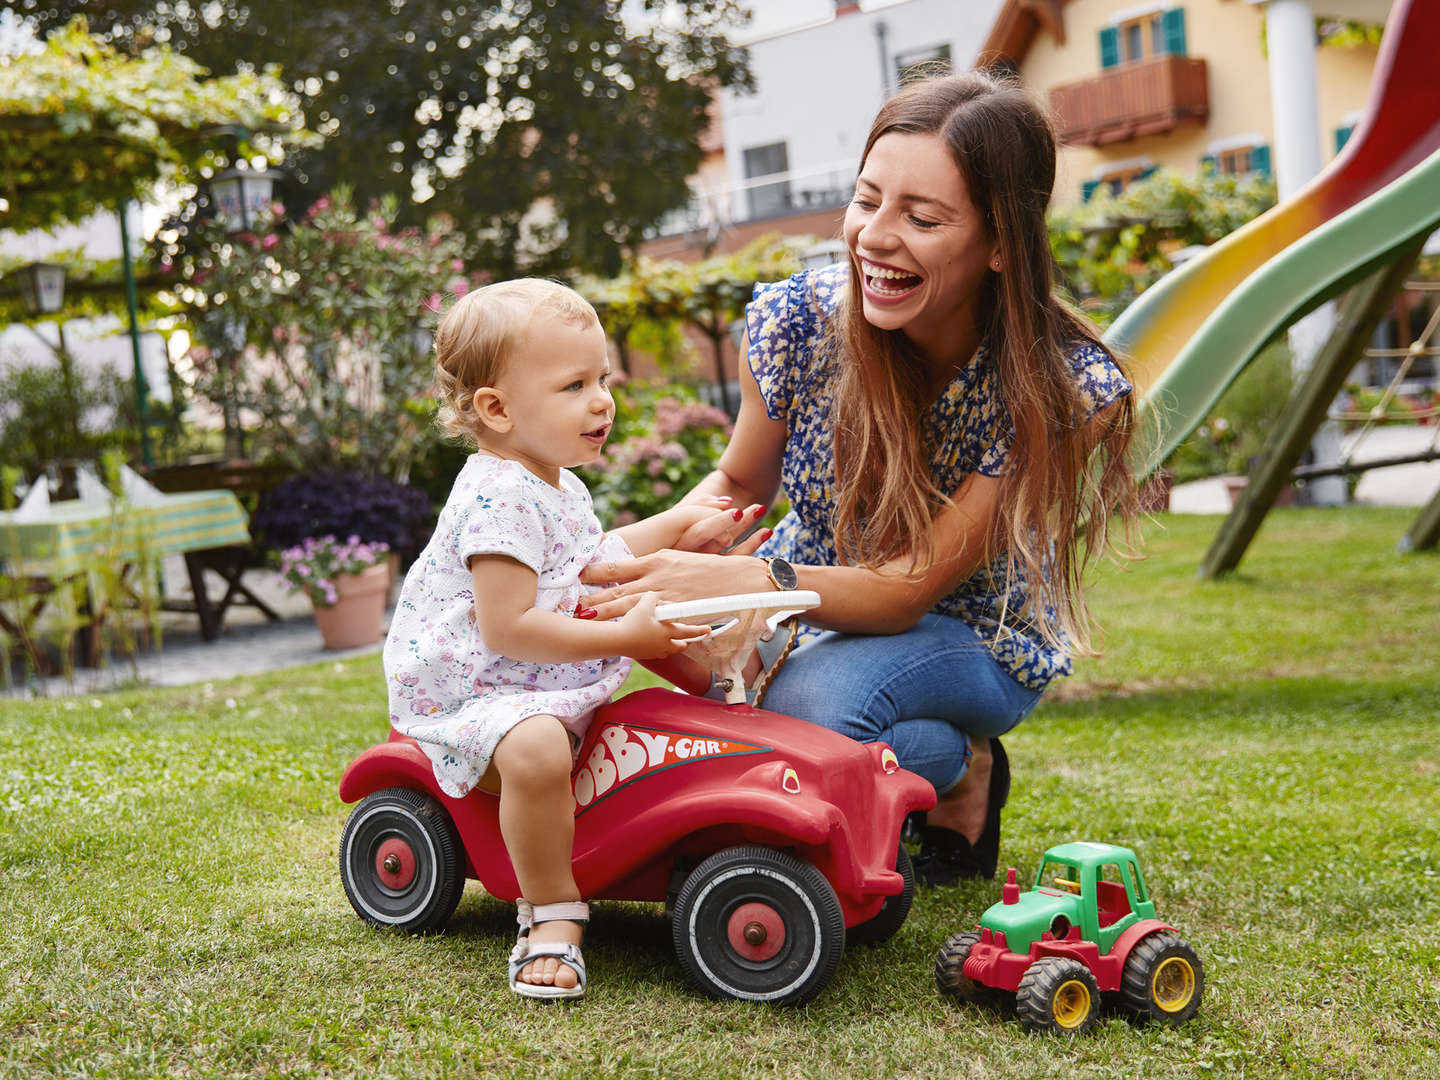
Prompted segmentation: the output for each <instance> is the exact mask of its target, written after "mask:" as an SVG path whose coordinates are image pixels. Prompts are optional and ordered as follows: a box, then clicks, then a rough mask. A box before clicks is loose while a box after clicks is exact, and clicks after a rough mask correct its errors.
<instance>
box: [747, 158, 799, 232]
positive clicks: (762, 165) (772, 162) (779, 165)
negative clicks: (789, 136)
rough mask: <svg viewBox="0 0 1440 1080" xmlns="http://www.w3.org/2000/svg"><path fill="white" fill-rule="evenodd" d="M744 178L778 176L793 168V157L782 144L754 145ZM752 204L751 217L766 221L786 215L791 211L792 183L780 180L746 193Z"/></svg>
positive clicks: (750, 189)
mask: <svg viewBox="0 0 1440 1080" xmlns="http://www.w3.org/2000/svg"><path fill="white" fill-rule="evenodd" d="M744 158H745V179H747V180H753V179H756V178H757V177H762V176H779V175H780V174H781V173H785V172H788V171H789V169H790V155H789V153H788V152H787V151H786V148H785V144H784V143H783V142H778V143H770V144H769V145H767V146H753V147H751V148H750V149H749V150H746V151H745V153H744ZM745 194H746V198H747V201H748V202H749V204H750V217H751V218H752V219H755V218H767V217H774V216H775V215H776V214H783V213H785V212H786V211H787V210H789V209H790V181H789V180H788V179H785V180H777V181H776V182H775V183H773V184H760V185H758V186H756V187H752V188H749V189H747V190H746V193H745Z"/></svg>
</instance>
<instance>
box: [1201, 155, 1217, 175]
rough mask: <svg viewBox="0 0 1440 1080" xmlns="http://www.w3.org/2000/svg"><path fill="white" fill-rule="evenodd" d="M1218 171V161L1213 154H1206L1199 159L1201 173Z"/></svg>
mask: <svg viewBox="0 0 1440 1080" xmlns="http://www.w3.org/2000/svg"><path fill="white" fill-rule="evenodd" d="M1219 171H1220V163H1219V162H1218V161H1216V160H1215V155H1214V154H1206V155H1205V156H1204V157H1202V158H1201V159H1200V172H1201V173H1207V172H1209V173H1215V172H1219Z"/></svg>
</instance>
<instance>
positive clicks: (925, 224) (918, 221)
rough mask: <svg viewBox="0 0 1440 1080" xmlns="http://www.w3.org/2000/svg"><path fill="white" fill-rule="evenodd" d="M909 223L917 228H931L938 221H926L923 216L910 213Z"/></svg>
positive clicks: (937, 223)
mask: <svg viewBox="0 0 1440 1080" xmlns="http://www.w3.org/2000/svg"><path fill="white" fill-rule="evenodd" d="M910 224H912V225H914V226H915V227H916V228H917V229H933V228H935V227H936V226H938V225H939V224H940V223H939V222H938V221H927V220H926V219H925V218H922V217H916V216H915V215H914V214H911V215H910Z"/></svg>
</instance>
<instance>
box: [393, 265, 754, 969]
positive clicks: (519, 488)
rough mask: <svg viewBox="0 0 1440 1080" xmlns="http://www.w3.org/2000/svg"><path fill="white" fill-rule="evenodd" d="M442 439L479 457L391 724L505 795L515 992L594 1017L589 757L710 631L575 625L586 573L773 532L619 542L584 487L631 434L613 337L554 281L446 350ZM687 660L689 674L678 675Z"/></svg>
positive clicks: (399, 662)
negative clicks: (585, 819) (576, 842)
mask: <svg viewBox="0 0 1440 1080" xmlns="http://www.w3.org/2000/svg"><path fill="white" fill-rule="evenodd" d="M435 369H436V382H437V393H438V395H439V397H440V401H441V408H440V413H439V422H440V424H441V426H442V427H443V428H444V429H445V430H446V431H447V432H448V433H450V434H452V435H455V436H459V437H462V438H464V439H465V440H466V441H467V442H468V443H469V444H470V445H471V446H472V447H473V448H474V450H475V452H474V453H472V454H471V455H470V457H469V458H468V459H467V461H466V462H465V465H464V467H463V468H462V469H461V470H460V473H459V475H458V476H457V477H456V478H455V486H454V488H453V489H452V491H451V492H450V495H449V498H448V499H447V500H446V503H445V508H444V509H443V510H442V511H441V513H440V518H439V521H438V522H437V523H436V527H435V532H434V535H433V536H432V537H431V539H430V542H429V543H428V544H427V545H426V547H425V550H424V551H423V552H421V554H420V556H419V558H418V559H417V560H416V561H415V564H414V565H413V566H412V567H411V568H410V571H409V573H408V574H407V575H406V576H405V583H404V585H403V587H402V588H401V592H400V599H399V603H398V604H397V606H396V609H395V616H394V619H393V621H392V623H391V626H390V634H389V637H388V638H387V639H386V642H385V651H384V662H385V678H386V684H387V686H388V689H389V696H390V723H391V724H392V725H393V726H394V727H395V729H396V730H398V731H400V732H401V733H402V734H405V735H409V736H411V737H412V738H414V739H415V740H417V741H418V742H419V744H420V745H421V746H422V747H423V748H424V750H425V752H426V754H427V755H429V757H430V760H431V762H432V763H433V766H434V769H435V778H436V780H437V781H438V782H439V785H440V788H441V790H442V791H444V792H445V793H446V794H447V795H451V796H454V797H456V798H459V797H461V796H463V795H465V794H466V793H467V792H469V791H470V790H471V789H472V788H475V787H479V788H481V789H483V790H486V791H491V792H498V793H499V796H500V830H501V834H502V836H503V837H504V840H505V848H506V851H507V852H508V853H509V855H510V861H511V864H512V865H513V866H514V868H515V876H516V879H517V880H518V882H519V884H520V889H521V894H522V896H523V897H524V898H525V899H523V900H521V901H520V903H519V909H520V916H519V922H520V925H521V932H520V939H519V941H518V942H517V943H516V946H515V950H514V952H513V953H512V954H511V957H510V987H511V989H512V990H514V991H515V992H516V993H518V994H522V995H524V996H527V997H579V996H581V995H582V994H583V993H584V990H585V982H586V976H585V963H584V959H583V958H582V956H581V953H580V948H579V946H580V939H581V933H582V929H583V924H584V923H585V922H586V921H587V919H588V917H589V908H588V906H587V905H586V904H585V903H583V902H581V898H580V894H579V890H578V888H577V887H576V884H575V879H574V876H573V875H572V873H571V856H572V851H571V848H572V840H573V835H574V808H573V803H572V794H571V779H570V774H571V769H572V766H573V763H574V760H573V754H574V752H575V750H576V749H577V748H578V746H579V743H580V740H581V738H582V737H583V736H584V734H585V729H586V727H587V726H588V724H589V722H590V719H591V716H592V715H593V714H594V712H595V709H596V707H597V706H599V705H601V704H603V703H604V702H606V701H607V700H609V698H610V696H611V695H612V694H613V693H614V692H615V691H616V690H617V689H618V688H619V686H620V684H621V683H623V682H624V681H625V677H626V675H627V674H628V673H629V669H630V661H629V660H628V659H625V658H624V657H626V656H633V657H638V658H641V659H651V658H659V657H666V656H674V655H675V654H677V653H679V652H680V651H681V650H682V649H684V647H685V644H686V642H687V641H688V640H689V639H691V638H694V637H698V636H702V635H704V634H705V633H706V632H707V628H706V627H703V626H687V625H682V624H675V623H664V622H660V621H658V620H657V619H656V618H655V606H656V596H655V594H653V593H651V594H647V595H644V596H641V597H639V598H638V599H637V601H636V603H635V605H634V607H632V608H631V609H630V610H629V611H628V612H627V613H625V614H624V615H623V616H621V617H620V618H618V619H615V620H613V621H608V622H599V621H587V620H594V618H595V612H593V611H587V610H586V609H584V608H581V607H579V605H578V600H579V598H580V596H581V593H582V591H586V590H582V586H581V584H580V571H581V570H582V569H583V568H584V567H585V566H586V565H587V564H588V563H590V562H592V561H594V560H596V559H597V558H598V559H617V558H629V557H630V556H631V555H644V554H647V553H649V552H652V551H657V550H659V549H660V548H664V547H677V548H681V549H685V550H718V549H719V548H720V547H723V546H724V544H725V543H728V542H729V540H731V539H733V538H734V536H736V535H738V534H739V533H740V532H741V531H743V530H744V529H745V528H748V527H749V526H750V525H753V524H754V523H755V521H756V520H757V519H758V518H759V516H760V514H761V513H762V512H763V508H762V507H758V506H752V507H749V508H747V509H746V510H744V511H741V510H732V509H730V507H729V503H728V500H722V499H711V500H709V501H708V503H706V504H702V505H693V504H692V505H686V506H682V507H675V508H673V509H671V510H667V511H665V512H664V513H661V514H656V515H655V516H654V517H651V518H647V519H646V520H644V521H639V522H636V523H635V524H633V525H627V526H625V527H624V528H621V529H616V530H614V531H613V532H610V533H606V532H604V531H603V530H602V529H601V527H600V523H599V521H598V520H597V519H596V517H595V513H594V511H593V510H592V509H591V503H590V495H589V493H588V492H587V491H586V490H585V487H584V485H583V484H581V483H580V481H579V480H578V479H576V477H575V476H574V474H572V473H571V472H570V471H569V469H571V468H573V467H575V466H579V465H586V464H589V463H590V462H593V461H594V460H595V459H596V458H597V457H598V456H599V454H600V451H601V448H602V447H603V446H604V445H605V440H606V438H607V437H608V436H609V434H610V427H611V422H612V420H613V418H614V414H615V406H614V401H613V400H612V398H611V396H610V390H609V389H608V387H607V385H606V384H607V380H608V377H609V373H610V368H609V359H608V354H607V349H606V340H605V333H604V331H603V330H602V329H601V326H600V322H599V319H598V318H597V317H596V315H595V312H594V309H593V308H591V307H590V305H589V304H588V303H586V301H585V300H584V299H583V298H581V297H580V296H579V295H578V294H577V293H575V292H573V291H571V290H570V289H568V288H566V287H564V286H563V285H559V284H557V283H555V282H550V281H543V280H538V279H522V280H519V281H508V282H501V283H498V284H495V285H489V286H487V287H485V288H483V289H479V290H476V291H475V292H472V293H469V294H468V295H466V296H465V297H463V298H462V299H461V300H459V301H458V302H456V303H455V305H454V306H453V307H451V308H450V309H449V311H447V312H446V314H445V316H444V317H443V318H442V319H441V322H440V326H439V328H438V330H437V332H436V335H435ZM677 659H678V657H677Z"/></svg>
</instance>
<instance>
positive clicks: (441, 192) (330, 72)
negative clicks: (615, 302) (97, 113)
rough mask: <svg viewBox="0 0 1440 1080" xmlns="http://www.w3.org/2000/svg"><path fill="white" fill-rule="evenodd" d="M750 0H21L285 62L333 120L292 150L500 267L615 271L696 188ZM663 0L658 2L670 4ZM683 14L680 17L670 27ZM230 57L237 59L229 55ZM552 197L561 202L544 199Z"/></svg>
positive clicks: (116, 32)
mask: <svg viewBox="0 0 1440 1080" xmlns="http://www.w3.org/2000/svg"><path fill="white" fill-rule="evenodd" d="M741 3H742V0H672V2H670V3H668V4H667V3H665V2H663V0H642V3H641V4H640V5H639V6H640V7H642V8H643V10H644V12H645V13H646V14H647V15H649V16H651V17H652V18H654V19H655V21H654V22H653V23H652V24H651V25H650V26H649V28H648V29H645V28H636V27H632V26H627V25H626V24H625V23H624V22H623V21H622V20H621V17H620V7H621V3H620V0H477V2H469V3H467V2H465V0H387V2H385V3H379V2H375V3H371V2H351V3H335V2H331V3H304V4H297V3H294V2H293V0H250V2H248V3H246V4H243V5H241V4H224V5H222V4H214V5H209V4H200V3H198V2H186V0H179V2H164V3H162V2H159V0H102V2H100V3H96V2H94V0H87V2H80V0H27V3H25V4H23V5H22V10H25V11H26V12H27V13H28V14H29V15H30V17H31V18H33V19H35V20H36V22H37V24H38V25H39V26H40V27H41V28H42V29H44V28H48V27H49V26H52V25H54V24H55V23H56V22H57V21H60V20H63V19H64V18H66V17H67V16H68V14H69V13H71V12H73V11H77V10H82V9H83V10H86V11H89V12H90V13H91V18H92V19H93V20H94V21H95V23H96V25H104V26H107V27H110V28H111V33H112V36H113V37H114V39H115V40H116V41H117V42H119V43H121V44H122V45H123V46H124V47H126V48H134V47H135V46H137V45H138V44H141V43H143V42H146V41H149V40H159V41H164V42H168V43H170V44H171V45H172V46H173V47H174V48H175V49H177V50H179V51H182V52H184V53H185V54H186V55H188V56H191V57H193V58H195V59H196V60H198V61H199V62H200V63H202V64H204V65H205V66H207V67H209V68H211V69H212V70H217V71H218V70H228V69H231V68H233V67H236V66H238V67H239V68H240V69H242V70H247V69H249V68H251V67H252V66H258V65H263V64H269V63H278V64H279V65H281V67H282V69H283V70H284V72H285V75H286V77H287V78H288V79H290V80H291V82H292V85H293V86H294V87H295V88H296V90H297V91H301V92H303V93H304V94H305V95H306V97H307V99H308V102H307V106H306V109H307V114H308V115H309V116H310V118H311V120H312V122H313V123H314V124H315V125H316V126H317V127H318V129H319V130H320V132H321V133H322V134H324V135H325V136H326V144H325V148H324V149H323V151H308V150H307V151H300V152H298V153H297V154H296V155H294V156H293V158H292V160H291V162H290V167H291V168H292V169H293V171H294V172H295V173H296V175H297V177H299V178H300V179H301V180H302V181H308V182H309V183H310V184H312V185H313V188H314V190H316V191H326V190H329V189H330V188H331V187H332V186H334V185H336V184H337V183H344V184H348V185H351V186H352V187H353V188H354V191H355V197H356V199H357V201H358V202H360V203H361V204H362V205H364V204H366V203H368V202H369V201H371V200H373V199H376V198H378V197H380V196H382V195H385V194H394V195H396V196H398V197H400V199H401V200H402V202H403V203H409V204H412V205H411V206H410V208H409V210H408V211H407V212H406V217H407V220H408V222H410V223H418V221H419V220H420V219H421V218H422V217H424V216H426V215H428V214H431V213H433V212H436V211H444V212H447V213H449V214H451V215H452V216H453V217H454V218H455V219H456V220H457V222H458V223H459V225H460V226H461V227H462V228H465V229H466V230H467V233H468V234H469V235H470V236H471V237H472V239H473V241H474V246H475V248H476V249H477V250H476V252H475V254H476V255H478V256H479V258H480V261H481V262H483V263H484V264H485V265H489V266H491V267H493V268H494V270H495V271H496V273H497V275H499V276H513V274H514V273H515V272H516V271H517V269H518V268H519V267H521V266H522V265H524V266H526V268H527V269H531V270H534V271H538V272H556V271H559V270H564V269H568V268H572V267H579V268H585V269H591V270H595V271H597V272H602V273H614V272H616V271H618V269H619V267H620V262H621V254H622V249H623V248H625V247H633V246H634V245H635V244H637V243H639V241H640V240H641V239H642V238H643V234H644V230H645V229H646V228H647V227H649V226H650V225H652V224H654V222H656V221H657V220H658V219H659V218H660V216H661V215H662V214H664V213H665V212H666V211H668V210H670V209H673V208H675V207H677V206H679V205H682V204H683V203H684V201H685V199H686V198H687V197H688V190H687V187H686V179H687V177H689V176H690V175H691V174H692V173H694V171H695V169H696V167H697V166H698V164H699V161H700V150H699V148H698V139H699V136H700V134H701V132H702V131H703V130H704V129H705V127H706V125H707V122H708V119H707V117H706V112H705V109H706V105H707V104H708V102H709V96H710V89H711V88H712V87H714V86H732V85H742V84H744V83H745V82H746V80H747V79H748V74H747V70H746V67H745V58H744V55H743V53H742V52H740V51H739V50H736V49H733V48H731V47H730V46H729V45H728V43H727V42H726V39H725V37H724V33H723V30H724V28H725V27H726V26H727V25H737V24H740V23H742V22H743V21H744V19H745V18H746V16H745V15H744V13H743V12H742V10H741V7H740V5H741ZM662 8H669V9H670V10H669V11H668V12H667V13H666V18H663V19H662V18H660V17H659V16H660V15H661V9H662ZM679 24H683V30H682V29H679V28H677V26H678V25H679ZM237 58H238V63H237ZM551 213H553V216H547V215H549V214H551Z"/></svg>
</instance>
